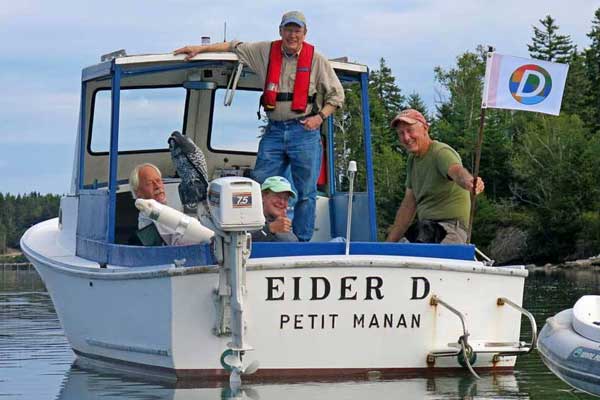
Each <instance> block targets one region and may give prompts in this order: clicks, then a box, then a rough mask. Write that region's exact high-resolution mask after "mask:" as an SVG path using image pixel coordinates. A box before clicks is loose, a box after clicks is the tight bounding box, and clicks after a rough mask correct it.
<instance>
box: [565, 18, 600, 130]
mask: <svg viewBox="0 0 600 400" xmlns="http://www.w3.org/2000/svg"><path fill="white" fill-rule="evenodd" d="M587 36H588V37H589V38H590V39H591V41H592V44H591V45H590V48H589V49H586V50H585V64H586V70H587V78H588V81H589V86H588V96H587V97H588V100H589V106H588V107H587V108H588V109H589V117H590V118H589V120H588V121H586V122H587V123H588V125H589V127H590V129H591V130H592V132H598V131H600V90H598V88H600V8H598V9H597V10H596V12H595V13H594V19H593V20H592V29H591V31H590V33H588V34H587ZM569 74H571V72H570V71H569Z"/></svg>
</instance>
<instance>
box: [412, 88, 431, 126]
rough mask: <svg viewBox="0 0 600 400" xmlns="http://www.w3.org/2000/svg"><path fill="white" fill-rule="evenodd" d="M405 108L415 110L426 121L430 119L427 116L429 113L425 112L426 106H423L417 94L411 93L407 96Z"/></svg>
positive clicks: (423, 103)
mask: <svg viewBox="0 0 600 400" xmlns="http://www.w3.org/2000/svg"><path fill="white" fill-rule="evenodd" d="M406 108H414V109H415V110H417V111H419V112H420V113H421V114H423V116H425V119H427V121H429V120H430V119H431V118H430V116H429V115H428V114H429V112H428V111H427V106H426V105H425V102H424V101H423V99H421V96H419V93H417V92H413V93H411V94H410V95H409V96H408V99H407V101H406Z"/></svg>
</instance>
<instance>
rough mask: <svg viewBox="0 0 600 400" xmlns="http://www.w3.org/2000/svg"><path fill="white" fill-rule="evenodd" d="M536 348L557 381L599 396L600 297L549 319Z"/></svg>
mask: <svg viewBox="0 0 600 400" xmlns="http://www.w3.org/2000/svg"><path fill="white" fill-rule="evenodd" d="M537 347H538V352H539V353H540V355H541V357H542V360H543V361H544V363H545V364H546V366H547V367H548V368H549V369H550V370H551V371H552V372H553V373H554V374H555V375H557V376H558V377H559V378H560V379H562V380H563V381H565V382H566V383H568V384H569V385H571V386H573V387H574V388H576V389H579V390H582V391H584V392H587V393H590V394H593V395H595V396H600V296H583V297H582V298H580V299H579V300H578V301H577V303H575V306H573V308H572V309H568V310H564V311H561V312H559V313H558V314H556V315H555V316H554V317H551V318H548V319H547V320H546V324H545V325H544V327H543V328H542V331H541V332H540V335H539V337H538V346H537Z"/></svg>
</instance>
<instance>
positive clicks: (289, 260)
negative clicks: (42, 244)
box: [21, 235, 528, 280]
mask: <svg viewBox="0 0 600 400" xmlns="http://www.w3.org/2000/svg"><path fill="white" fill-rule="evenodd" d="M25 236H26V235H24V236H23V237H24V238H25ZM21 248H22V249H23V251H24V252H25V254H26V255H27V256H28V257H30V258H33V259H35V261H37V262H39V263H41V264H44V265H47V266H49V267H51V268H54V269H58V270H60V272H62V273H66V274H68V275H73V276H79V277H82V278H86V279H102V280H112V279H115V280H127V279H153V278H162V277H175V276H184V275H196V274H206V273H213V274H217V273H218V272H219V268H218V266H217V265H202V266H193V267H175V266H174V264H165V265H158V266H148V267H119V266H110V265H109V266H107V267H106V268H100V266H99V264H98V267H81V266H74V265H70V264H67V263H65V262H61V261H60V260H57V259H53V258H51V257H47V256H44V255H42V254H40V253H38V252H36V251H35V250H33V249H31V248H30V247H29V246H27V244H25V243H24V241H23V240H22V241H21ZM75 257H77V256H75ZM374 257H376V258H374ZM78 258H81V257H78ZM82 259H83V258H82ZM282 259H283V260H282ZM32 261H33V260H32ZM357 262H358V263H359V265H357ZM448 262H451V264H459V263H463V262H464V263H469V264H472V265H448ZM473 264H474V265H473ZM477 264H479V265H477ZM34 265H35V263H34ZM376 267H379V268H403V269H417V270H432V271H448V272H462V273H480V274H491V275H504V276H515V277H522V278H525V277H527V275H528V271H527V270H526V269H525V268H524V267H523V266H513V267H488V266H484V265H483V264H481V263H478V262H475V261H460V260H444V259H439V258H435V259H434V258H418V257H407V256H387V255H385V256H373V255H365V254H351V255H348V256H340V255H330V256H293V257H286V258H283V257H282V258H280V257H270V258H254V259H250V260H248V264H247V270H248V271H265V270H275V271H276V270H286V269H298V268H303V269H317V268H346V269H349V268H376ZM92 268H93V269H94V270H92ZM141 268H143V270H142V269H141Z"/></svg>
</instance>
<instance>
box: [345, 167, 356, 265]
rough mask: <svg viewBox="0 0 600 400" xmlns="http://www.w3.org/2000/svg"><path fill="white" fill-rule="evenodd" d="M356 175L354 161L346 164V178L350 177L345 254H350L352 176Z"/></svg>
mask: <svg viewBox="0 0 600 400" xmlns="http://www.w3.org/2000/svg"><path fill="white" fill-rule="evenodd" d="M355 175H356V161H350V163H349V164H348V178H349V179H350V190H348V215H347V219H346V255H348V254H350V234H351V231H352V197H353V195H354V176H355Z"/></svg>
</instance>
